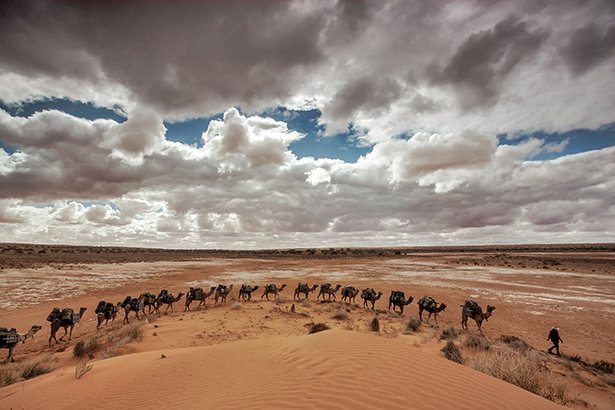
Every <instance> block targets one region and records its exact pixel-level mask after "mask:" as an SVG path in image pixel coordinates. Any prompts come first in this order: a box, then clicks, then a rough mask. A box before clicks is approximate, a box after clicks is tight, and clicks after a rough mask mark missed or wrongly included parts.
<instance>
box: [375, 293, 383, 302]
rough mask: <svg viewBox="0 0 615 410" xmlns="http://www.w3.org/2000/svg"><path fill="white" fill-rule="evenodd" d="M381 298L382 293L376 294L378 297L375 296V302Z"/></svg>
mask: <svg viewBox="0 0 615 410" xmlns="http://www.w3.org/2000/svg"><path fill="white" fill-rule="evenodd" d="M381 297H382V292H378V295H377V296H376V300H378V299H380V298H381Z"/></svg>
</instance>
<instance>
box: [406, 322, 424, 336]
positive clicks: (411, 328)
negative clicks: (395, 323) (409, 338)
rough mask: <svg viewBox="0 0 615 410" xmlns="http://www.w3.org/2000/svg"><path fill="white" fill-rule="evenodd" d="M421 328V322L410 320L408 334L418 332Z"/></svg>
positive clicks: (407, 326)
mask: <svg viewBox="0 0 615 410" xmlns="http://www.w3.org/2000/svg"><path fill="white" fill-rule="evenodd" d="M420 327H421V322H420V321H418V320H416V319H410V320H409V321H408V325H406V332H410V333H413V332H416V331H417V330H419V328H420Z"/></svg>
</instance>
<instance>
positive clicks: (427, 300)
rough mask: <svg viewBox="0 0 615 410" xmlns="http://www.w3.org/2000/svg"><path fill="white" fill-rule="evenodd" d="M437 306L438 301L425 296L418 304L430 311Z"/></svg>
mask: <svg viewBox="0 0 615 410" xmlns="http://www.w3.org/2000/svg"><path fill="white" fill-rule="evenodd" d="M435 304H436V300H435V299H434V298H432V297H431V296H424V297H422V298H421V299H420V300H419V302H418V305H419V306H420V307H422V308H423V309H429V308H430V307H433V306H434V305H435Z"/></svg>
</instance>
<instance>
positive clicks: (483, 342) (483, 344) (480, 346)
mask: <svg viewBox="0 0 615 410" xmlns="http://www.w3.org/2000/svg"><path fill="white" fill-rule="evenodd" d="M463 345H464V346H465V347H469V348H471V349H477V350H489V347H490V346H491V344H490V343H489V341H488V340H487V339H485V337H484V336H481V335H480V334H477V333H468V334H467V335H466V337H465V338H464V339H463Z"/></svg>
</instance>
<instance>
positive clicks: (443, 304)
mask: <svg viewBox="0 0 615 410" xmlns="http://www.w3.org/2000/svg"><path fill="white" fill-rule="evenodd" d="M444 309H446V303H441V304H440V306H438V307H437V308H436V310H437V311H438V312H442V311H444Z"/></svg>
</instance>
